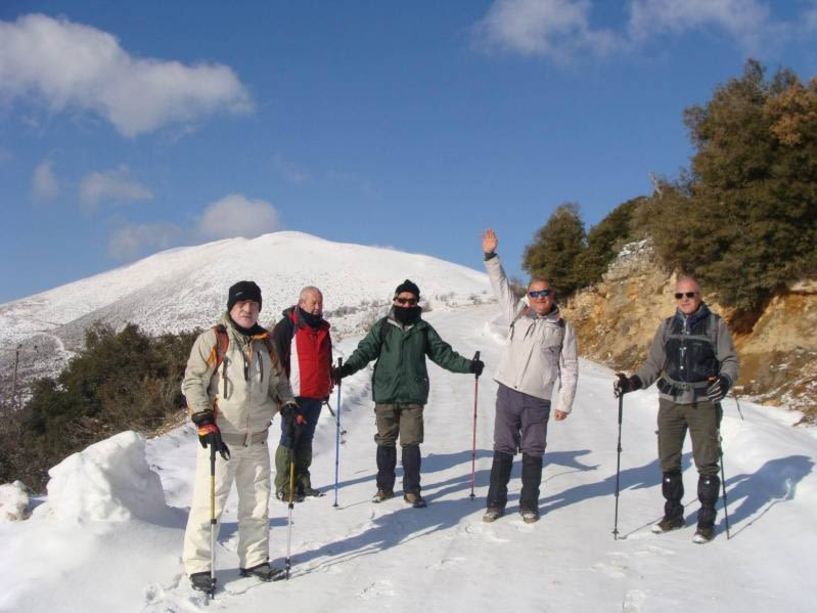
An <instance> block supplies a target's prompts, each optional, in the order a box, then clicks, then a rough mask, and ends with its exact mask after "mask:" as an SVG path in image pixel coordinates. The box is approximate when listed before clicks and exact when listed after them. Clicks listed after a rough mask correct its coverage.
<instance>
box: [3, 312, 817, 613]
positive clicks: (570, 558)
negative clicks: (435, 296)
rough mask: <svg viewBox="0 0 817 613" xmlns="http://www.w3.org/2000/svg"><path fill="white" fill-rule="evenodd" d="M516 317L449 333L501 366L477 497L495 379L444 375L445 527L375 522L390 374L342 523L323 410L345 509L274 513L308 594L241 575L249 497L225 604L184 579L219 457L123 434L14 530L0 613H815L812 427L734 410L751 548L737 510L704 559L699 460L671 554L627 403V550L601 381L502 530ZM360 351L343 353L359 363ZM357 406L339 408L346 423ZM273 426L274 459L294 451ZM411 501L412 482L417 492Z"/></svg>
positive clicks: (735, 470) (347, 383)
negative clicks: (196, 472) (531, 518)
mask: <svg viewBox="0 0 817 613" xmlns="http://www.w3.org/2000/svg"><path fill="white" fill-rule="evenodd" d="M496 314H497V311H496V308H495V306H494V305H477V306H470V307H465V308H460V309H436V310H434V311H432V312H431V313H429V314H428V316H427V319H428V320H429V321H430V323H431V324H432V325H434V326H435V328H436V329H437V330H438V331H439V332H440V334H441V335H442V337H443V338H444V339H445V340H447V341H448V342H450V343H451V344H452V346H453V347H454V348H455V349H456V350H457V351H459V352H460V353H462V354H463V355H472V354H473V352H474V351H476V350H480V351H481V352H482V356H483V359H484V360H485V363H486V372H485V375H484V376H483V377H481V378H480V379H479V382H478V388H477V389H478V391H479V394H478V400H477V407H478V413H477V421H476V432H477V436H476V472H475V494H476V498H475V499H474V500H472V499H470V497H469V493H470V491H471V474H472V473H471V458H472V454H471V450H472V448H471V445H472V432H473V425H474V422H473V408H474V393H475V386H474V378H473V376H469V375H459V374H452V373H448V372H445V371H442V370H441V369H439V368H437V367H436V366H434V365H433V364H431V365H430V370H429V375H430V378H431V395H430V397H429V403H428V405H427V407H426V410H425V443H424V444H423V481H422V483H423V493H424V496H425V497H426V499H427V500H428V501H429V506H428V508H427V509H413V508H411V507H409V506H408V505H406V504H405V503H404V502H403V500H402V499H401V498H400V497H397V498H394V499H392V500H389V501H387V502H384V503H382V504H372V503H371V502H370V497H371V496H372V494H373V493H374V490H375V472H376V469H375V445H374V443H373V442H372V435H373V434H374V419H373V417H372V402H371V386H370V378H371V369H364V370H362V371H360V372H358V373H356V374H355V375H353V376H351V377H349V378H347V379H344V380H343V386H342V390H341V417H342V424H343V426H344V429H345V430H346V431H347V434H346V435H345V436H344V437H343V438H344V439H345V444H342V445H340V446H339V447H340V450H341V452H340V458H339V463H338V466H339V489H338V506H337V507H334V506H333V502H334V495H333V491H332V485H333V483H334V475H335V432H336V430H335V422H334V420H333V419H332V416H331V415H330V414H329V412H328V411H323V413H322V415H321V419H320V422H319V424H318V429H317V432H316V438H315V445H314V449H315V456H314V462H313V464H312V479H313V483H314V484H315V485H316V486H319V487H321V488H324V489H327V490H328V495H327V496H325V497H323V498H314V499H309V500H307V501H305V502H304V503H301V504H297V505H296V506H295V508H294V510H293V514H292V518H293V522H292V524H291V532H289V528H288V522H287V517H288V511H287V506H286V505H285V504H281V503H280V502H277V501H275V500H273V501H271V503H270V511H269V513H270V547H271V557H272V559H273V564H275V565H279V566H280V565H281V564H282V563H283V559H284V557H285V555H286V552H287V535H288V534H291V536H292V540H291V555H292V562H293V566H292V570H293V572H292V578H291V579H290V580H289V581H287V582H278V583H259V582H256V581H255V580H253V579H242V578H240V577H239V576H238V570H237V566H238V561H237V555H236V547H237V531H238V527H237V523H236V504H237V500H236V498H235V496H234V495H233V496H231V497H230V498H229V500H228V502H227V505H226V510H225V515H224V518H223V521H222V525H221V533H220V536H219V540H218V545H217V548H216V551H217V553H216V574H217V578H218V586H219V588H218V592H217V594H216V599H215V600H214V601H212V602H211V603H208V602H207V601H206V598H205V597H204V595H203V594H201V593H200V592H199V593H194V592H192V591H191V589H190V587H189V582H188V580H187V578H186V577H185V575H184V571H183V568H182V564H181V551H182V535H183V532H184V526H185V520H186V516H187V509H188V507H189V505H190V499H191V485H192V479H193V469H194V459H195V453H196V446H197V445H198V442H197V440H196V435H195V432H194V429H193V428H192V426H191V425H187V426H184V427H181V428H178V429H177V430H174V431H173V432H171V433H169V434H167V435H165V436H161V437H158V438H155V439H152V440H148V441H144V440H142V439H140V438H139V437H137V436H136V435H135V434H132V433H130V434H129V433H122V434H118V435H116V436H115V437H113V438H111V439H108V440H106V441H103V442H101V443H98V444H96V445H94V446H92V447H89V448H88V449H86V450H85V451H83V452H81V453H79V454H75V455H74V456H71V457H70V458H68V459H66V460H65V461H64V462H62V463H61V464H60V465H59V467H57V468H56V469H55V470H53V471H52V473H51V475H52V483H50V484H49V488H48V491H49V494H48V497H47V498H46V499H45V500H42V501H40V502H41V503H42V504H40V505H39V506H38V507H37V508H36V509H35V511H34V515H33V516H32V517H31V518H30V519H28V520H26V521H13V522H3V521H2V510H3V493H2V490H0V543H2V546H0V611H14V612H15V613H29V612H30V613H40V612H42V611H60V612H61V613H65V612H73V611H76V612H78V613H79V612H82V613H97V612H100V613H101V612H103V611H104V612H105V613H109V612H111V611H116V612H120V611H121V612H129V611H134V612H140V611H141V612H143V613H159V612H161V613H167V612H195V611H245V612H247V613H254V612H256V611H259V612H260V611H269V610H271V609H275V610H281V611H290V610H292V611H295V610H297V611H299V612H303V613H344V612H349V613H352V612H354V613H359V612H377V613H381V612H384V611H394V612H401V613H402V612H407V613H408V612H412V613H413V612H415V611H420V610H422V611H441V612H443V611H444V612H446V613H456V612H462V613H478V612H482V611H491V612H492V613H523V612H524V613H527V612H540V611H553V612H558V613H563V612H569V613H598V612H605V611H610V612H613V611H618V612H621V611H624V612H627V613H637V612H645V613H646V612H659V613H663V612H667V613H675V612H677V611H694V612H695V613H714V612H726V611H740V612H741V613H767V612H769V611H785V612H806V611H813V610H814V602H813V601H814V597H813V595H812V593H811V591H810V589H809V587H808V586H809V585H811V584H812V581H813V578H814V574H815V570H816V569H817V562H815V559H814V551H815V549H816V548H817V519H816V518H815V513H814V509H815V506H816V505H817V473H815V471H814V466H815V462H817V436H815V434H817V430H815V429H814V428H802V427H800V428H792V427H791V424H792V423H793V422H795V421H796V420H797V419H798V415H797V413H796V412H789V411H785V410H781V409H774V408H767V407H762V406H759V405H756V404H753V403H750V402H741V408H742V411H743V416H744V417H745V419H742V418H741V416H740V414H739V413H738V411H737V410H736V407H735V403H734V401H732V400H731V399H730V400H727V401H725V402H724V405H725V406H724V409H725V415H724V421H723V426H722V432H723V440H724V454H725V474H726V485H727V496H728V511H729V526H730V534H731V538H729V539H727V536H726V522H725V515H724V513H723V510H722V505H721V504H720V503H719V504H718V521H717V535H716V538H715V540H714V541H713V542H712V543H709V544H706V545H697V544H694V543H692V540H691V539H692V533H693V531H694V529H693V525H694V517H695V513H696V512H697V509H698V501H697V498H696V491H695V484H696V482H697V473H696V471H695V468H694V466H693V465H692V460H691V453H690V449H689V444H688V443H689V439H688V438H687V447H686V448H685V449H684V456H683V465H684V482H685V485H686V495H685V497H684V503H685V505H686V515H687V526H686V527H685V528H683V529H681V530H677V531H675V532H672V533H669V534H664V535H655V534H652V532H650V530H649V526H650V524H651V523H653V522H655V521H657V520H658V519H659V518H660V517H661V513H662V508H663V498H662V496H661V474H660V468H659V466H658V461H657V457H656V445H655V434H654V430H655V418H656V412H657V404H658V402H657V395H656V391H655V388H654V387H652V388H650V389H648V390H642V391H638V392H635V393H633V394H628V395H627V396H626V397H625V399H624V421H623V425H622V437H621V442H622V449H623V451H622V453H621V473H620V486H621V495H620V498H619V516H618V529H619V532H620V535H619V539H618V540H614V539H613V537H612V535H611V530H612V528H613V518H614V503H615V497H614V491H615V483H616V460H617V453H616V449H617V445H616V442H617V435H618V419H617V415H618V412H617V410H616V409H617V405H616V401H615V399H614V398H613V396H612V383H613V379H614V376H613V373H612V371H610V370H609V369H607V368H604V367H601V366H598V365H596V364H593V363H592V362H588V361H585V360H582V361H581V364H580V374H579V385H578V390H577V395H576V402H575V405H574V407H573V412H572V413H571V414H570V416H569V418H568V419H567V420H565V421H563V422H551V423H550V424H549V434H548V449H547V451H546V454H545V469H544V472H543V478H542V486H541V487H542V494H541V498H540V510H541V512H542V519H541V520H540V521H539V522H538V523H536V524H525V523H523V522H522V520H521V519H520V518H519V516H518V514H517V511H518V495H519V488H520V479H519V458H518V457H517V460H516V464H515V469H514V474H513V476H512V480H511V483H510V488H509V489H510V496H509V506H508V514H507V515H506V516H505V517H502V518H500V519H499V520H498V521H496V522H495V523H492V524H486V523H483V522H482V520H481V517H482V513H483V511H484V506H485V495H486V492H487V486H488V475H489V472H490V467H491V442H492V431H493V417H494V401H495V397H496V383H494V382H493V381H492V380H491V375H492V374H493V369H494V368H495V367H496V364H497V361H498V359H499V355H500V351H501V349H502V346H503V334H502V332H503V331H502V330H498V329H497V328H496V327H495V326H494V325H493V324H492V320H493V319H494V317H495V316H496ZM358 340H359V337H355V336H349V337H347V338H345V339H342V340H341V341H340V342H339V343H338V344H337V346H336V350H337V352H338V354H339V355H346V356H348V355H349V353H350V352H351V351H352V350H353V349H354V347H355V346H356V344H357V342H358ZM336 402H337V397H336V396H333V398H332V406H333V407H335V408H337V404H336ZM278 428H279V423H278V421H277V419H276V421H275V423H273V427H272V434H271V436H270V441H271V443H270V452H271V453H274V450H275V447H276V445H277V432H278V431H279V430H278ZM398 485H399V478H398Z"/></svg>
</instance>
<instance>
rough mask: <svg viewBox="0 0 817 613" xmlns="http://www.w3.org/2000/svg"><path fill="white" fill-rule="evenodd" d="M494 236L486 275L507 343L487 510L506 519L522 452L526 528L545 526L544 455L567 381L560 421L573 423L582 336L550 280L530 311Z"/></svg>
mask: <svg viewBox="0 0 817 613" xmlns="http://www.w3.org/2000/svg"><path fill="white" fill-rule="evenodd" d="M498 242H499V241H498V239H497V237H496V234H495V233H494V231H493V230H491V229H488V230H486V231H485V233H484V234H483V235H482V251H483V252H484V254H485V268H486V270H487V272H488V278H489V279H490V281H491V287H492V289H493V291H494V295H495V296H496V298H497V300H498V301H499V308H500V310H501V312H502V317H503V321H504V323H505V324H506V325H507V326H508V342H507V345H506V347H505V350H504V352H503V354H502V358H501V359H500V362H499V366H498V367H497V370H496V373H495V374H494V380H495V381H496V382H497V383H498V384H499V388H498V390H497V398H496V418H495V421H494V461H493V465H492V466H491V483H490V486H489V488H488V500H487V507H488V508H487V510H486V512H485V515H484V516H483V520H484V521H486V522H492V521H494V520H496V519H497V518H499V517H500V516H501V515H503V514H504V512H505V505H506V504H507V502H508V481H509V479H510V476H511V468H512V466H513V457H514V455H515V454H516V453H517V451H521V452H522V492H521V494H520V497H519V513H520V514H521V515H522V519H523V520H524V521H525V522H526V523H532V522H535V521H537V520H538V519H539V484H540V482H541V481H542V456H543V455H544V453H545V446H546V439H547V424H548V418H549V417H550V405H551V395H552V393H553V387H554V384H555V382H556V381H557V379H558V380H560V386H559V387H560V393H559V401H558V404H557V405H556V410H555V412H554V418H555V419H556V421H562V420H564V419H566V418H567V416H568V414H569V413H570V410H571V408H572V406H573V398H574V397H575V395H576V381H577V379H578V373H579V369H578V357H577V349H576V332H575V330H574V329H573V327H572V326H571V325H570V324H569V323H568V322H567V321H565V320H564V319H563V318H562V316H561V313H560V312H559V307H558V306H557V305H556V300H555V298H556V296H555V292H554V290H553V289H552V288H551V286H550V283H549V282H548V281H547V280H546V279H536V278H534V279H531V281H530V283H529V284H528V290H527V304H526V303H525V302H524V301H521V300H517V298H516V296H515V295H514V293H513V291H512V289H511V284H510V283H509V282H508V278H507V277H506V276H505V271H504V270H503V269H502V264H501V262H500V260H499V256H498V255H497V253H496V248H497V244H498Z"/></svg>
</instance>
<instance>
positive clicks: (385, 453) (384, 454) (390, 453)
mask: <svg viewBox="0 0 817 613" xmlns="http://www.w3.org/2000/svg"><path fill="white" fill-rule="evenodd" d="M396 466H397V448H396V447H393V446H392V447H386V446H385V445H378V446H377V494H375V497H380V498H381V499H382V500H386V499H387V498H393V497H394V479H395V476H394V470H395V468H396ZM381 494H382V495H381Z"/></svg>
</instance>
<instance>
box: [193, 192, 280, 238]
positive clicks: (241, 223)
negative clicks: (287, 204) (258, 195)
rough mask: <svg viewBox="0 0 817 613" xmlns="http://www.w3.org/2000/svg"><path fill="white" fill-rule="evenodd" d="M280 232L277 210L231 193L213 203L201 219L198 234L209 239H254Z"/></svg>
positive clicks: (265, 203) (258, 201)
mask: <svg viewBox="0 0 817 613" xmlns="http://www.w3.org/2000/svg"><path fill="white" fill-rule="evenodd" d="M280 229H281V223H280V220H279V215H278V211H277V209H276V208H275V207H274V206H272V205H271V204H269V203H268V202H264V201H263V200H250V199H248V198H247V197H246V196H244V195H242V194H230V195H228V196H225V197H224V198H222V199H221V200H218V201H216V202H214V203H212V204H210V205H209V206H208V207H207V208H206V209H205V210H204V213H203V214H202V216H201V218H200V219H199V222H198V226H197V232H198V234H199V235H200V236H201V237H203V238H206V239H220V238H233V237H236V236H243V237H244V238H255V237H256V236H261V235H262V234H267V233H268V232H275V231H276V230H280Z"/></svg>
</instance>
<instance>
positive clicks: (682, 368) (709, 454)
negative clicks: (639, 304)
mask: <svg viewBox="0 0 817 613" xmlns="http://www.w3.org/2000/svg"><path fill="white" fill-rule="evenodd" d="M675 300H676V302H677V309H676V311H675V315H673V316H672V317H668V318H667V319H665V320H664V321H663V322H661V325H660V326H659V327H658V331H657V332H656V333H655V337H654V338H653V341H652V345H651V346H650V350H649V354H648V355H647V360H646V361H645V362H644V364H643V365H642V366H641V368H639V369H638V371H637V372H636V373H635V374H634V375H632V376H631V377H627V376H625V375H624V374H623V373H619V374H618V379H617V380H616V382H615V384H614V392H615V395H616V396H620V395H622V394H626V393H627V392H632V391H634V390H637V389H642V388H646V387H649V386H650V385H652V383H653V382H655V381H657V385H658V391H659V395H658V398H659V400H658V458H659V461H660V462H661V471H662V473H663V479H662V483H661V489H662V493H663V495H664V498H665V499H666V502H665V503H664V517H663V519H661V521H660V522H658V523H657V524H656V525H655V526H653V532H668V531H670V530H674V529H676V528H680V527H682V526H683V525H684V505H683V504H682V502H681V499H682V498H683V497H684V482H683V479H682V477H681V450H682V448H683V446H684V438H685V436H686V432H687V430H689V434H690V438H691V439H692V457H693V459H694V460H695V466H696V468H697V469H698V474H699V476H698V500H699V501H700V503H701V509H700V511H699V512H698V528H697V530H696V532H695V536H694V539H693V540H695V541H696V542H699V543H701V542H707V541H710V540H712V537H713V536H714V534H715V516H716V511H715V504H716V503H717V501H718V494H719V488H720V484H721V483H720V479H719V478H718V468H719V465H718V460H719V456H720V421H721V416H722V411H721V405H720V401H721V400H722V399H723V398H724V396H726V392H727V391H728V390H729V388H730V387H732V385H733V384H734V383H735V381H737V378H738V367H739V364H738V356H737V352H736V351H735V345H734V344H733V342H732V335H731V334H730V333H729V328H728V327H727V326H726V323H725V322H724V321H723V319H721V318H720V317H719V316H717V315H715V314H714V313H712V312H711V311H710V310H709V308H708V307H707V306H706V304H704V302H703V297H702V294H701V287H700V285H698V282H697V281H696V280H695V279H693V278H692V277H681V278H680V279H678V282H677V283H676V285H675Z"/></svg>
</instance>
